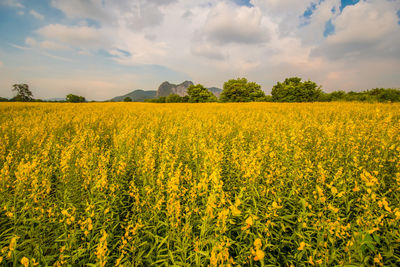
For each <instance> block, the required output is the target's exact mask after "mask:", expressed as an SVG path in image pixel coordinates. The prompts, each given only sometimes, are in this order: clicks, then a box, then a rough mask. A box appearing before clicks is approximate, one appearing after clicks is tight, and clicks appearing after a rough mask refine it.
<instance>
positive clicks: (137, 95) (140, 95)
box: [110, 89, 157, 102]
mask: <svg viewBox="0 0 400 267" xmlns="http://www.w3.org/2000/svg"><path fill="white" fill-rule="evenodd" d="M156 93H157V91H144V90H141V89H138V90H135V91H132V92H130V93H128V94H126V95H122V96H116V97H114V98H113V99H111V100H110V101H114V102H119V101H124V99H125V97H130V98H131V99H132V101H134V102H143V101H144V100H146V99H152V98H155V97H156Z"/></svg>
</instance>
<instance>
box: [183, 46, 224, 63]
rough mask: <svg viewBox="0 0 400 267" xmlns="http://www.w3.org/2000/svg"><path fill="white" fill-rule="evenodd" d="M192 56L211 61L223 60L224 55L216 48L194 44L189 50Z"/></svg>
mask: <svg viewBox="0 0 400 267" xmlns="http://www.w3.org/2000/svg"><path fill="white" fill-rule="evenodd" d="M191 52H192V54H193V55H196V56H202V57H206V58H209V59H213V60H224V59H225V57H226V56H225V55H224V54H223V53H222V52H221V51H219V49H218V48H217V46H211V45H209V44H206V43H203V44H194V45H193V46H192V48H191Z"/></svg>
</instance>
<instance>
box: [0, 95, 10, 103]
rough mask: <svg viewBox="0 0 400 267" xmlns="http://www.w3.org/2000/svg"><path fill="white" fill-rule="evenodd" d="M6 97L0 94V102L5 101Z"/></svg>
mask: <svg viewBox="0 0 400 267" xmlns="http://www.w3.org/2000/svg"><path fill="white" fill-rule="evenodd" d="M7 101H8V99H7V98H4V97H1V96H0V102H7Z"/></svg>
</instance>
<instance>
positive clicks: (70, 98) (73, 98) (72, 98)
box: [65, 94, 86, 103]
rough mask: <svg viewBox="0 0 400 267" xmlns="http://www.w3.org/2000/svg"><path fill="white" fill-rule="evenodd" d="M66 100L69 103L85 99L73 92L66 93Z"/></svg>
mask: <svg viewBox="0 0 400 267" xmlns="http://www.w3.org/2000/svg"><path fill="white" fill-rule="evenodd" d="M65 99H66V101H67V102H71V103H81V102H86V99H85V98H84V97H83V96H77V95H73V94H69V95H67V97H66V98H65Z"/></svg>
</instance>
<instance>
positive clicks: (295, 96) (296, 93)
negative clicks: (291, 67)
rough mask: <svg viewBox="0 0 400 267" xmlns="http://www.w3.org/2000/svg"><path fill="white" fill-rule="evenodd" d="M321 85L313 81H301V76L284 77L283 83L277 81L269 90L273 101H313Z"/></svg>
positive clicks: (315, 99) (318, 94) (317, 97)
mask: <svg viewBox="0 0 400 267" xmlns="http://www.w3.org/2000/svg"><path fill="white" fill-rule="evenodd" d="M321 93H322V91H321V86H318V85H317V84H316V83H315V82H312V81H306V82H302V81H301V78H298V77H292V78H286V79H285V81H284V82H283V83H280V82H278V83H277V84H276V85H275V86H274V87H273V88H272V91H271V94H272V99H273V101H275V102H314V101H317V100H318V99H319V97H320V94H321Z"/></svg>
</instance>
